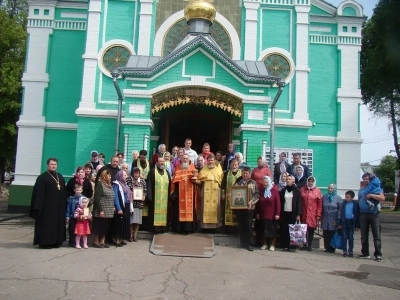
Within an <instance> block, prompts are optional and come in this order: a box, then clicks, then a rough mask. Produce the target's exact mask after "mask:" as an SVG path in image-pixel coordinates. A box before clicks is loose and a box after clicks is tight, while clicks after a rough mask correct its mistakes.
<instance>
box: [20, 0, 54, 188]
mask: <svg viewBox="0 0 400 300" xmlns="http://www.w3.org/2000/svg"><path fill="white" fill-rule="evenodd" d="M56 3H57V1H48V2H45V3H40V2H33V1H29V13H28V24H27V32H28V34H29V47H28V49H27V59H26V67H25V72H24V74H23V76H22V86H23V87H24V98H23V107H22V113H21V115H20V117H19V121H18V122H17V126H18V143H17V145H18V146H17V157H16V166H15V181H14V182H13V185H33V184H34V183H35V180H36V177H37V175H39V174H40V173H41V166H42V154H43V137H44V128H45V124H46V123H45V117H44V116H43V110H44V97H45V94H44V93H45V89H46V88H47V86H48V84H49V75H48V73H47V71H46V66H47V59H48V47H49V36H50V34H52V33H53V25H54V9H55V5H56ZM44 10H46V11H48V12H46V15H45V14H44ZM38 20H40V21H38ZM38 23H41V27H36V26H37V24H38Z"/></svg>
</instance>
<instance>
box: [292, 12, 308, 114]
mask: <svg viewBox="0 0 400 300" xmlns="http://www.w3.org/2000/svg"><path fill="white" fill-rule="evenodd" d="M295 9H296V14H297V23H296V107H295V112H294V115H293V118H294V119H300V120H308V73H309V72H310V68H309V67H308V27H309V20H308V18H309V15H308V14H309V12H310V9H311V6H310V5H309V4H307V5H295Z"/></svg>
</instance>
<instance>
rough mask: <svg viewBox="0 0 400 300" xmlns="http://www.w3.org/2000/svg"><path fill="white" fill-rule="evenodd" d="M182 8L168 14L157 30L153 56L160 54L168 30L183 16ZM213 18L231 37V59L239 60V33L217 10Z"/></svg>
mask: <svg viewBox="0 0 400 300" xmlns="http://www.w3.org/2000/svg"><path fill="white" fill-rule="evenodd" d="M184 17H185V16H184V13H183V10H181V11H178V12H176V13H174V14H173V15H172V16H170V17H169V18H168V19H167V20H165V21H164V23H163V24H162V25H161V26H160V28H159V29H158V30H157V33H156V36H155V39H154V47H153V55H154V56H162V50H163V49H162V48H163V45H164V38H165V35H166V34H167V32H168V30H169V29H170V28H171V27H172V26H173V25H174V24H175V23H176V22H178V21H179V20H182V19H183V18H184ZM215 20H216V21H217V22H218V23H219V24H221V26H222V27H224V29H225V30H226V32H228V35H229V37H230V38H231V44H232V45H231V46H232V59H233V60H240V53H241V46H240V39H239V35H238V33H237V32H236V30H235V28H234V27H233V25H232V24H231V23H230V22H229V21H228V19H226V18H225V17H224V16H223V15H221V14H219V13H218V12H217V15H216V17H215Z"/></svg>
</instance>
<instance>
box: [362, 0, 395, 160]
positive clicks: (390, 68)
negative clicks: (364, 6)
mask: <svg viewBox="0 0 400 300" xmlns="http://www.w3.org/2000/svg"><path fill="white" fill-rule="evenodd" d="M399 15H400V1H398V0H380V1H379V3H378V4H377V6H376V7H375V9H374V14H373V15H372V17H371V19H370V20H369V21H367V22H366V23H365V24H364V28H363V33H362V46H361V93H362V100H363V103H364V104H365V105H367V106H368V109H369V110H370V111H372V112H373V113H374V115H376V116H378V117H386V118H388V119H389V125H390V127H391V129H392V132H393V142H394V146H395V151H396V155H397V164H398V166H399V167H400V149H399V147H398V144H399V138H398V128H399V127H400V35H399V32H400V18H399V17H398V16H399Z"/></svg>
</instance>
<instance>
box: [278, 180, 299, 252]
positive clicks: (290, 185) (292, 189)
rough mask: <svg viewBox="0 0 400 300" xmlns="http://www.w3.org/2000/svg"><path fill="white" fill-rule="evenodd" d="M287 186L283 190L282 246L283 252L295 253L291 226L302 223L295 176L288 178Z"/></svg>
mask: <svg viewBox="0 0 400 300" xmlns="http://www.w3.org/2000/svg"><path fill="white" fill-rule="evenodd" d="M286 183H287V185H286V186H285V187H284V188H283V189H282V190H281V192H280V198H281V245H282V248H283V251H289V252H295V251H296V246H292V245H290V235H289V224H294V223H296V221H300V216H301V209H302V207H301V197H300V190H299V189H298V188H297V187H296V185H295V184H294V177H293V175H288V176H287V178H286Z"/></svg>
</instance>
